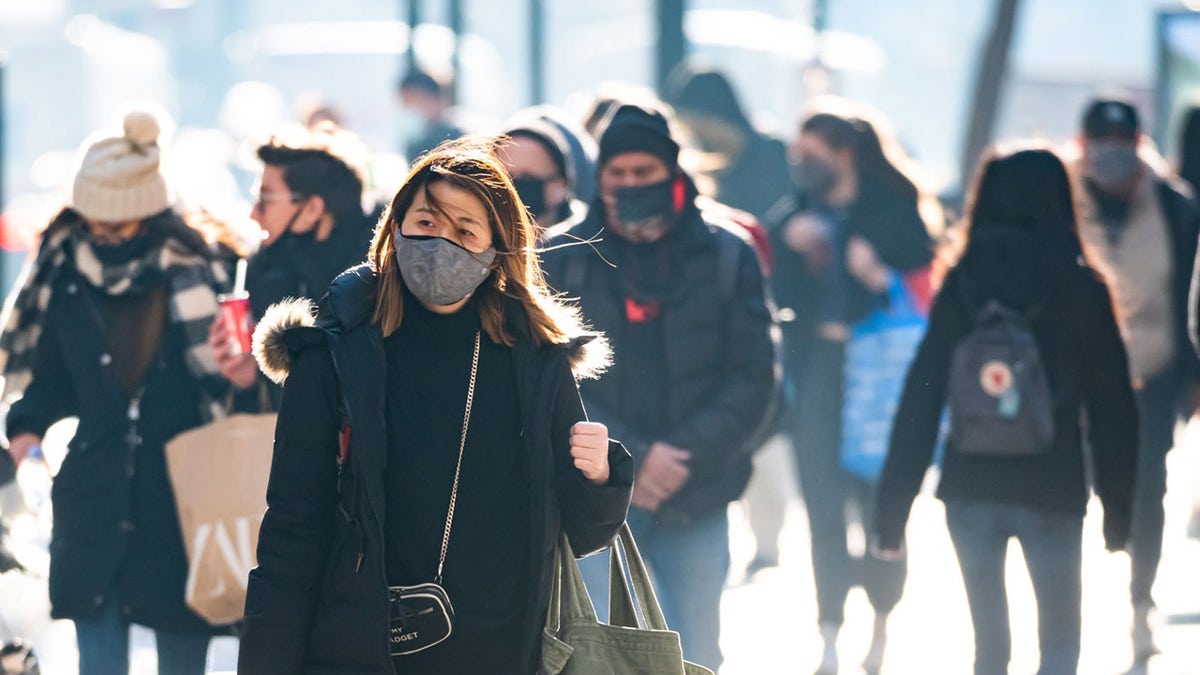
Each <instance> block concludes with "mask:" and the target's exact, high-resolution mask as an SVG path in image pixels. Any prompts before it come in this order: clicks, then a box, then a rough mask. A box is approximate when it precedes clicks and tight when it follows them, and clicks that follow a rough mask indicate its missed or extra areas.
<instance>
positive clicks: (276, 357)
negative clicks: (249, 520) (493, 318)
mask: <svg viewBox="0 0 1200 675" xmlns="http://www.w3.org/2000/svg"><path fill="white" fill-rule="evenodd" d="M375 287H376V277H375V274H374V272H372V271H371V270H370V269H369V268H368V267H367V266H365V265H364V266H360V267H358V268H355V269H352V270H350V271H348V272H346V273H345V274H343V275H342V276H341V277H339V278H338V279H337V280H336V281H335V282H334V285H333V287H332V288H331V289H330V291H329V295H328V296H326V299H325V302H324V303H323V306H322V310H321V313H320V318H319V319H318V320H317V326H311V325H309V326H307V327H306V326H303V325H301V324H303V323H308V324H312V320H311V316H305V314H306V313H305V312H303V311H297V310H296V308H295V307H294V306H293V307H291V308H288V307H287V306H282V307H281V308H280V310H281V311H280V312H275V311H273V312H272V313H271V314H269V315H268V317H267V318H266V319H264V324H265V327H264V328H263V329H260V330H265V331H267V333H266V334H268V335H270V336H271V338H270V339H269V340H268V343H269V344H270V345H272V346H271V347H270V348H269V349H268V354H267V357H268V358H267V360H265V361H263V367H264V369H265V370H268V371H276V372H277V373H278V375H280V376H285V377H287V382H286V384H285V386H284V391H283V405H282V407H281V409H280V411H279V422H278V425H277V427H276V431H275V458H274V461H273V463H272V466H271V478H270V482H269V485H268V488H267V505H268V509H267V513H266V516H265V517H264V519H263V524H262V530H261V533H260V535H259V545H258V567H257V568H256V569H254V570H253V571H252V572H251V573H250V583H249V588H248V591H247V597H246V618H245V633H244V635H243V636H242V642H241V653H240V655H239V660H238V672H239V673H245V674H246V675H270V674H272V673H279V674H287V675H295V674H296V673H311V674H328V675H334V674H337V675H366V674H386V673H392V672H393V667H392V662H391V659H390V658H389V656H388V647H389V642H388V599H387V580H386V577H385V569H386V567H385V563H384V559H383V552H384V550H385V549H384V540H383V536H384V535H383V533H384V531H385V523H384V521H383V517H384V514H385V513H386V509H385V500H386V499H388V498H391V499H394V498H395V495H392V496H390V497H389V496H387V495H385V492H384V491H385V483H384V475H385V472H384V462H385V460H386V453H387V438H386V422H385V416H384V402H385V398H386V391H385V390H386V372H387V364H386V363H385V362H384V358H385V357H384V346H383V334H382V332H381V330H380V329H379V326H378V325H377V324H375V323H373V322H372V321H371V314H372V312H373V310H374V302H375ZM510 310H511V311H510V312H509V313H508V318H507V320H508V321H509V326H510V328H511V330H512V331H513V332H514V336H515V337H516V338H517V343H516V345H515V346H514V347H513V363H514V367H515V369H516V372H517V378H518V382H517V387H518V391H519V392H520V403H521V411H522V416H523V421H522V425H523V429H524V435H523V438H524V440H525V448H526V450H527V451H528V453H529V467H530V472H531V475H530V476H529V482H530V485H531V488H532V493H531V494H530V517H531V519H532V522H531V523H530V544H531V548H530V560H531V561H534V562H533V564H534V568H533V574H534V576H533V578H532V579H531V580H530V582H529V587H530V588H532V589H535V591H536V592H534V593H532V594H531V595H530V597H529V600H528V604H527V605H526V607H525V608H524V616H525V617H526V619H525V622H526V625H525V626H524V631H523V634H524V636H525V637H524V639H525V649H526V653H528V654H529V655H530V658H531V659H534V658H536V655H537V653H538V648H539V647H540V642H539V638H540V636H541V632H542V627H543V625H544V623H545V613H546V607H547V603H548V601H549V590H550V582H551V579H552V576H551V574H552V570H553V562H554V555H555V551H556V546H557V543H558V536H559V532H560V531H561V530H563V529H565V531H566V532H567V535H568V537H569V538H570V540H571V545H572V547H573V548H574V549H575V551H576V552H577V553H579V554H586V553H590V552H593V551H596V550H599V549H600V548H603V547H604V546H606V545H607V544H608V543H609V542H610V541H611V540H612V538H613V536H614V535H615V534H616V532H617V530H618V529H619V527H620V526H621V524H622V523H623V522H624V520H625V514H626V510H627V509H628V506H629V497H630V493H631V491H632V485H633V472H632V465H631V461H630V458H629V454H628V453H627V452H625V450H624V448H622V447H621V445H620V444H619V443H615V442H614V443H612V444H611V447H610V451H609V464H610V470H611V477H610V479H609V483H608V485H606V486H595V485H593V484H591V483H589V482H588V481H587V480H586V479H585V478H583V475H582V474H581V473H579V471H578V470H577V469H576V468H575V467H574V464H573V463H572V460H571V458H570V448H569V440H568V437H567V434H566V432H565V431H563V430H564V429H569V427H570V425H571V424H573V423H574V422H576V421H579V420H582V419H584V412H583V408H582V405H581V404H580V401H579V396H578V392H577V389H576V386H575V380H574V378H573V377H572V374H571V368H572V365H573V364H574V363H576V358H578V357H581V356H583V355H584V349H585V347H584V344H583V341H582V340H577V341H575V342H573V343H572V344H571V345H570V346H567V345H564V346H552V347H536V346H535V345H534V344H533V342H532V339H531V338H530V336H529V331H528V327H527V326H526V325H525V322H524V319H523V316H524V314H523V312H522V311H521V310H520V307H519V306H518V305H515V304H514V305H512V306H510ZM281 352H282V353H281ZM280 370H282V371H285V372H281V373H279V372H278V371H280ZM289 370H290V374H287V372H286V371H289ZM339 392H340V393H341V397H340V400H339ZM339 408H340V410H339ZM343 415H344V416H343ZM343 420H344V421H346V422H347V423H348V425H349V429H350V432H349V457H350V459H349V461H348V462H347V463H345V464H344V465H343V466H342V467H340V468H339V466H338V463H337V461H336V459H337V456H338V448H339V441H338V433H339V429H340V428H341V425H342V422H343ZM564 425H565V426H564ZM560 432H563V433H560ZM480 564H486V561H480ZM531 672H532V667H531Z"/></svg>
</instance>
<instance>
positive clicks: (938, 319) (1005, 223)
mask: <svg viewBox="0 0 1200 675" xmlns="http://www.w3.org/2000/svg"><path fill="white" fill-rule="evenodd" d="M977 180H978V183H977V185H976V186H975V188H974V190H973V191H972V194H971V196H970V198H969V200H968V217H967V220H968V223H969V227H970V229H969V232H968V238H967V243H966V249H965V254H964V256H963V258H962V260H961V261H960V262H959V263H958V264H957V265H956V266H955V267H954V268H953V269H952V270H951V271H950V272H949V274H948V275H947V277H946V280H945V284H944V286H943V287H942V290H941V292H940V293H939V295H938V299H937V301H936V302H935V304H934V307H933V313H932V315H931V317H930V321H929V330H928V332H927V334H926V336H925V340H924V342H922V344H921V347H920V350H919V352H918V354H917V357H916V360H915V361H914V362H913V365H912V369H911V370H910V371H909V375H908V380H907V383H906V385H905V389H904V395H903V397H902V399H901V401H900V408H899V411H898V412H897V413H896V417H895V425H894V426H893V430H892V436H891V444H890V448H889V450H888V457H887V462H886V464H885V466H884V470H883V475H882V477H881V479H880V482H879V488H878V497H877V502H876V506H875V513H876V515H875V527H874V531H873V532H872V533H871V537H872V539H873V540H874V541H875V542H876V546H877V550H878V552H879V553H880V555H882V556H883V557H888V558H892V557H898V556H901V555H903V551H904V526H905V523H906V521H907V520H908V514H909V510H910V508H911V506H912V501H913V498H914V497H915V496H916V494H917V491H918V490H919V489H920V486H921V482H922V480H923V478H924V476H925V470H926V468H927V467H928V466H929V464H930V462H931V459H932V458H933V451H934V445H935V443H936V441H937V437H938V427H939V422H940V419H941V417H942V409H943V407H945V406H946V405H947V404H949V406H950V410H951V428H950V440H949V441H948V443H947V446H946V452H945V458H944V459H943V460H942V464H941V480H940V481H939V484H938V492H937V494H938V497H939V498H940V499H941V500H942V501H943V502H945V507H946V525H947V527H948V529H949V531H950V538H951V541H952V542H953V543H954V548H955V552H956V553H957V554H958V560H959V566H960V567H961V570H962V575H963V581H964V584H965V586H966V591H967V602H968V605H969V607H970V611H971V621H972V624H973V625H974V629H975V670H974V672H975V675H1000V674H1003V673H1007V672H1008V662H1009V657H1010V651H1011V648H1010V636H1009V623H1010V622H1009V617H1008V598H1007V597H1006V593H1005V586H1004V578H1005V559H1006V557H1007V551H1008V541H1009V539H1010V538H1014V537H1015V538H1016V539H1017V541H1019V542H1020V544H1021V550H1022V551H1023V553H1024V557H1025V564H1026V566H1027V567H1028V568H1029V576H1030V579H1031V580H1032V582H1033V589H1034V594H1035V597H1036V599H1037V610H1038V616H1037V619H1038V620H1037V626H1038V639H1039V646H1040V652H1041V665H1040V667H1039V669H1038V671H1037V672H1038V673H1039V674H1041V675H1062V674H1065V673H1074V672H1075V670H1076V666H1077V664H1078V661H1079V623H1080V597H1081V588H1080V575H1081V569H1082V561H1081V540H1082V532H1083V516H1084V512H1085V510H1086V506H1087V500H1088V485H1087V476H1086V471H1085V468H1084V462H1085V460H1084V453H1083V450H1082V436H1083V430H1082V429H1081V426H1080V419H1081V416H1082V415H1083V414H1084V413H1086V418H1087V420H1088V427H1087V437H1088V443H1089V445H1090V447H1091V452H1090V454H1091V462H1092V470H1093V472H1094V482H1095V487H1096V491H1097V492H1098V493H1099V495H1100V499H1101V502H1102V503H1103V506H1104V528H1103V529H1104V538H1105V545H1106V546H1107V548H1108V549H1109V550H1110V551H1118V550H1121V549H1124V548H1125V547H1126V545H1127V542H1128V541H1129V523H1130V512H1131V502H1132V498H1133V483H1134V478H1133V475H1134V471H1135V465H1136V461H1137V460H1136V457H1135V454H1136V453H1137V438H1138V437H1137V409H1136V405H1135V403H1134V397H1133V391H1132V388H1131V385H1130V380H1129V372H1128V364H1127V362H1126V356H1125V348H1124V345H1123V344H1122V342H1121V336H1120V333H1119V332H1118V326H1117V322H1116V319H1115V317H1114V315H1113V308H1112V307H1113V305H1112V299H1111V297H1110V295H1109V293H1108V289H1107V288H1106V286H1105V284H1104V281H1103V278H1102V277H1101V276H1100V275H1099V274H1098V273H1097V272H1095V271H1093V270H1092V269H1090V268H1089V267H1087V265H1086V260H1085V258H1084V256H1083V251H1082V249H1081V245H1080V241H1079V235H1078V226H1077V224H1076V218H1075V205H1074V204H1073V202H1072V194H1071V186H1070V183H1069V181H1068V178H1067V173H1066V170H1065V168H1064V167H1063V164H1062V162H1061V160H1059V159H1058V158H1057V157H1056V156H1055V155H1054V154H1053V153H1051V152H1049V151H1047V150H1040V149H1033V150H1022V151H1020V152H1016V153H1013V154H1009V155H996V156H994V157H992V158H990V159H988V160H986V161H985V163H984V164H983V166H982V169H981V171H980V174H979V178H978V179H977ZM1005 311H1006V312H1009V314H1008V315H1007V316H1008V317H1013V316H1016V317H1019V318H1017V319H1012V318H1009V319H1008V320H1007V322H1006V323H1004V324H1003V328H1005V329H1013V328H1014V327H1017V329H1018V330H1023V329H1025V328H1028V332H1024V333H1023V335H1027V336H1029V335H1031V336H1032V340H1031V341H1030V343H1025V348H1026V349H1027V350H1028V351H1025V352H1022V356H1021V358H1022V361H1023V365H1024V366H1025V371H1024V373H1023V372H1017V371H1014V370H1013V369H1012V368H1011V367H1010V365H1009V364H1008V363H1007V362H1006V361H1003V360H1002V359H1003V352H996V353H993V355H995V354H1000V356H995V358H996V359H998V360H992V361H989V362H987V363H985V364H984V365H983V368H982V369H981V370H971V369H970V368H967V367H965V366H961V365H960V364H962V363H966V362H967V355H968V353H969V352H968V351H966V350H968V344H969V343H970V340H971V339H972V336H973V335H979V334H980V333H979V331H981V330H983V329H984V327H985V326H987V327H991V326H993V325H998V324H992V323H990V322H991V321H994V320H995V319H994V317H995V316H998V314H989V312H1005ZM985 317H993V318H985ZM1009 334H1010V335H1013V334H1015V333H1009ZM1004 344H1005V346H1006V347H1018V346H1020V344H1021V343H1019V342H1010V343H1004ZM1035 371H1036V372H1038V373H1039V374H1042V375H1045V376H1046V378H1047V379H1045V380H1042V382H1043V384H1045V383H1048V395H1047V396H1046V397H1045V398H1042V399H1039V397H1038V396H1036V394H1037V392H1036V391H1034V387H1027V389H1028V390H1026V391H1022V390H1021V386H1022V385H1023V384H1026V383H1028V382H1030V381H1031V380H1025V379H1023V378H1024V375H1025V373H1033V372H1035ZM958 378H964V379H958ZM964 385H965V386H967V387H968V388H970V390H971V391H972V392H979V393H980V394H982V395H985V396H986V398H987V401H988V404H987V405H986V406H984V408H983V409H982V410H981V409H980V408H977V407H969V406H968V403H969V400H966V399H964V398H956V397H958V396H964V395H963V394H961V393H960V392H962V391H963V389H962V387H963V386H964ZM1039 402H1040V403H1041V404H1043V406H1039ZM1006 406H1011V407H1010V408H1009V409H1007V411H1006ZM1034 408H1039V410H1038V411H1036V412H1040V413H1042V414H1044V416H1045V420H1047V421H1049V422H1050V425H1049V426H1050V427H1052V433H1051V434H1048V435H1047V436H1045V438H1044V440H1045V441H1046V442H1045V443H1039V444H1037V445H1035V446H1028V447H1025V446H1021V445H1020V444H1018V443H1015V442H1013V441H1012V439H1009V438H1008V437H1007V436H1008V435H1011V434H1006V433H1005V432H1006V431H1008V430H1011V429H1016V428H1017V425H1018V424H1019V423H1020V422H1021V421H1022V420H1025V419H1027V418H1024V417H1021V414H1022V413H1021V411H1022V410H1030V412H1031V413H1033V412H1035V411H1034ZM960 413H961V417H960ZM970 413H974V414H975V418H973V419H974V423H975V426H974V427H969V426H968V425H967V424H965V423H964V424H961V425H960V420H961V419H965V418H966V416H967V415H968V414H970ZM985 425H986V426H985ZM998 425H999V428H1000V430H1001V432H1000V433H995V429H996V428H997V426H998ZM989 433H990V434H991V436H992V437H991V438H988V437H987V436H986V434H989ZM981 436H983V438H982V439H981V438H980V437H981ZM988 441H992V442H994V441H999V442H998V443H997V444H994V445H991V446H989V447H987V448H986V449H984V448H982V447H981V442H988ZM984 444H986V443H984ZM933 670H936V667H933Z"/></svg>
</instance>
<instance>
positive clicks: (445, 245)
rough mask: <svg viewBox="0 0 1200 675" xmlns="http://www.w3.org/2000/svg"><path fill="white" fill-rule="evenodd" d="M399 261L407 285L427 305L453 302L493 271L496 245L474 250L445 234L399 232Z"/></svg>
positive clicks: (401, 273) (470, 290)
mask: <svg viewBox="0 0 1200 675" xmlns="http://www.w3.org/2000/svg"><path fill="white" fill-rule="evenodd" d="M393 240H394V241H395V246H396V263H397V264H398V265H399V266H400V276H401V277H402V278H403V279H404V285H405V286H406V287H408V290H410V291H412V294H413V295H415V296H417V299H418V300H420V301H421V302H422V303H424V304H426V305H433V306H445V305H453V304H454V303H456V302H458V301H459V300H462V299H463V298H465V297H467V296H468V295H470V294H472V293H474V292H475V289H476V288H479V285H480V284H482V283H483V280H484V279H487V277H488V275H489V274H491V272H492V261H494V260H495V259H496V249H495V248H489V249H488V250H486V251H484V252H483V253H472V252H470V251H468V250H467V249H465V248H463V247H461V246H459V245H458V244H455V243H454V242H452V241H449V240H447V239H442V238H441V237H406V236H404V235H401V234H399V233H396V235H395V237H393Z"/></svg>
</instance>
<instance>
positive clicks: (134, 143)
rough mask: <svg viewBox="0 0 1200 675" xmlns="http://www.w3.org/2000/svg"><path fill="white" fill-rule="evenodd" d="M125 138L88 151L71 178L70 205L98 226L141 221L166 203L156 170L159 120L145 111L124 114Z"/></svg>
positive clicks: (98, 144) (112, 139) (164, 186)
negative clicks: (98, 224) (106, 223)
mask: <svg viewBox="0 0 1200 675" xmlns="http://www.w3.org/2000/svg"><path fill="white" fill-rule="evenodd" d="M124 127H125V135H124V136H119V137H110V138H104V139H101V140H99V141H96V142H95V143H92V145H91V146H90V147H88V149H87V152H86V153H85V154H84V156H83V162H82V163H81V164H80V166H79V173H77V174H75V189H74V190H73V192H72V206H74V208H75V210H76V211H78V212H79V214H80V215H82V216H83V217H85V218H90V219H93V220H98V221H102V222H113V223H119V222H125V221H129V220H140V219H142V218H146V217H147V216H152V215H154V214H156V213H158V212H160V211H163V210H165V209H166V208H167V207H169V206H170V205H171V202H170V197H169V195H168V193H167V182H166V181H165V180H164V179H163V175H162V172H161V171H160V170H159V147H158V134H159V125H158V120H157V119H155V117H154V115H152V114H150V113H148V112H144V111H134V112H131V113H129V114H127V115H126V116H125V123H124Z"/></svg>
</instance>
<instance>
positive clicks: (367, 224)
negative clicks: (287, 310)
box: [231, 217, 372, 412]
mask: <svg viewBox="0 0 1200 675" xmlns="http://www.w3.org/2000/svg"><path fill="white" fill-rule="evenodd" d="M371 232H372V222H371V221H370V220H369V219H367V218H365V217H363V218H355V219H350V220H343V221H341V222H338V223H336V224H335V225H334V228H333V230H332V231H331V233H330V235H329V238H328V239H326V240H325V241H316V240H315V239H312V238H309V237H304V236H294V235H285V236H284V237H283V238H280V239H279V240H278V241H277V242H275V243H274V245H272V246H271V247H269V248H263V249H260V250H259V252H258V253H257V254H255V255H254V257H253V258H251V259H250V265H249V269H248V270H247V271H246V291H247V292H248V293H249V294H250V311H251V312H252V313H253V317H252V320H253V322H254V323H257V322H258V321H260V320H262V317H263V315H264V314H266V311H267V308H268V307H270V306H271V305H274V304H276V303H279V302H282V301H284V300H286V299H288V298H308V299H309V300H313V301H316V300H320V298H321V296H322V295H323V294H324V293H325V291H326V289H328V288H329V284H331V283H333V280H334V278H336V277H337V275H339V274H341V273H342V272H343V271H345V270H347V269H349V268H351V267H354V266H355V265H358V264H359V263H361V262H362V261H363V260H364V259H365V258H366V254H367V248H368V246H369V245H370V243H371ZM231 277H232V275H231ZM259 386H260V387H265V388H266V391H267V392H268V394H269V398H270V400H271V407H272V409H276V410H277V409H278V408H279V398H280V394H281V393H282V391H281V389H280V388H279V387H278V386H277V385H275V384H274V383H273V382H271V381H270V380H268V379H267V378H266V377H265V376H262V375H261V374H260V376H259ZM262 399H263V397H262V396H261V394H260V391H259V390H258V388H253V389H249V390H243V391H239V392H238V393H237V396H236V399H235V401H234V407H235V409H236V410H238V411H240V412H269V411H263V410H260V409H261V407H262Z"/></svg>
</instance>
